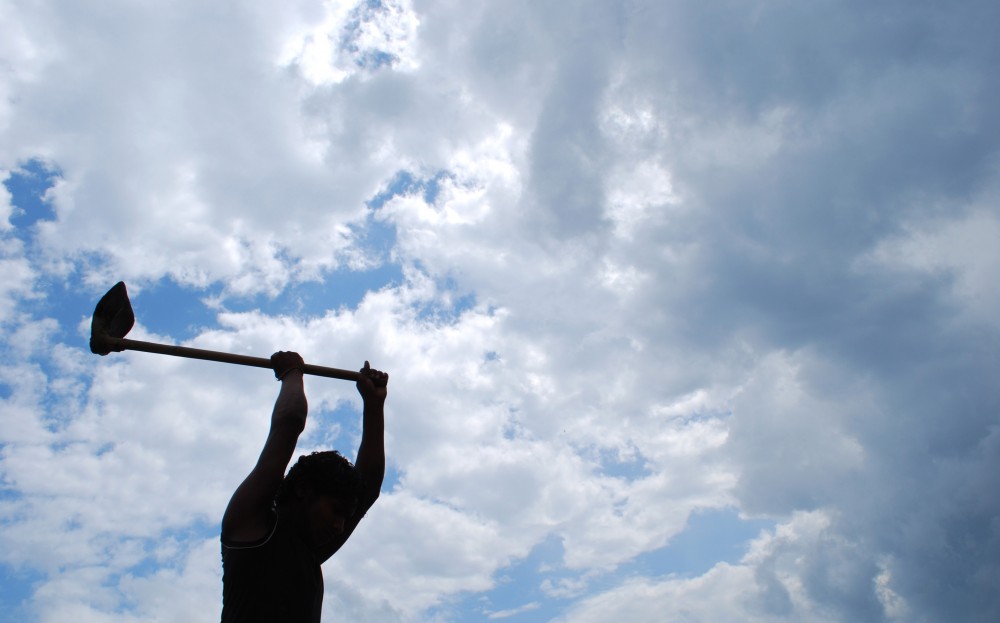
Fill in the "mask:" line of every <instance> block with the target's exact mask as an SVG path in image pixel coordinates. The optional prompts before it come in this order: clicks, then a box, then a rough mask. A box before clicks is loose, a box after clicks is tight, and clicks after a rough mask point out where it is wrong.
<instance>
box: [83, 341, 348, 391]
mask: <svg viewBox="0 0 1000 623" xmlns="http://www.w3.org/2000/svg"><path fill="white" fill-rule="evenodd" d="M102 341H103V342H104V343H106V344H107V345H108V346H110V347H111V350H114V351H119V350H139V351H142V352H144V353H156V354H158V355H173V356H174V357H187V358H188V359H204V360H205V361H221V362H222V363H235V364H237V365H241V366H252V367H254V368H267V369H269V370H270V369H271V360H270V359H264V358H263V357H250V356H248V355H236V354H234V353H221V352H219V351H215V350H204V349H201V348H188V347H187V346H171V345H167V344H157V343H155V342H143V341H140V340H129V339H126V338H122V337H111V336H105V337H104V338H103V340H102ZM302 371H303V372H304V373H306V374H311V375H313V376H325V377H327V378H331V379H343V380H345V381H357V380H358V379H359V378H361V375H360V374H358V372H357V371H356V370H341V369H340V368H327V367H325V366H314V365H312V364H308V363H307V364H306V365H304V366H303V367H302Z"/></svg>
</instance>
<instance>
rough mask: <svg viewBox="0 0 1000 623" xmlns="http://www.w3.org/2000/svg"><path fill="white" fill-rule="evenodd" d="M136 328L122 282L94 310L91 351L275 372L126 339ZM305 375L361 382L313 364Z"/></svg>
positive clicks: (255, 360)
mask: <svg viewBox="0 0 1000 623" xmlns="http://www.w3.org/2000/svg"><path fill="white" fill-rule="evenodd" d="M134 324H135V313H134V312H133V311H132V303H131V302H129V300H128V292H127V291H126V290H125V283H124V282H122V281H119V282H118V283H116V284H115V285H114V287H113V288H111V289H110V290H108V293H107V294H105V295H104V296H103V297H101V300H100V301H98V302H97V308H96V309H95V310H94V319H93V321H92V322H91V323H90V351H91V352H92V353H94V354H96V355H107V354H108V353H112V352H115V353H120V352H121V351H123V350H141V351H142V352H145V353H157V354H160V355H173V356H174V357H187V358H189V359H204V360H206V361H221V362H222V363H235V364H238V365H241V366H253V367H255V368H267V369H269V370H270V369H271V360H270V359H265V358H263V357H249V356H247V355H236V354H233V353H221V352H218V351H214V350H202V349H200V348H187V347H186V346H171V345H168V344H156V343H154V342H141V341H139V340H129V339H125V336H126V335H127V334H128V332H129V331H131V330H132V325H134ZM302 371H303V372H305V373H306V374H312V375H314V376H325V377H327V378H332V379H344V380H345V381H357V380H358V378H359V375H358V373H357V372H355V371H353V370H341V369H339V368H326V367H324V366H314V365H311V364H306V365H305V366H304V367H303V368H302Z"/></svg>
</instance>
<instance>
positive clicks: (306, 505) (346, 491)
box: [274, 450, 361, 545]
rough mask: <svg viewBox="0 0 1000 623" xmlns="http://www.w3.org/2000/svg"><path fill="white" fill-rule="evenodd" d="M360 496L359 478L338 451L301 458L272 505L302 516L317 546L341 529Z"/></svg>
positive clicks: (289, 472) (351, 513)
mask: <svg viewBox="0 0 1000 623" xmlns="http://www.w3.org/2000/svg"><path fill="white" fill-rule="evenodd" d="M360 495H361V477H360V476H359V475H358V472H357V470H355V469H354V465H352V464H351V462H350V461H348V460H347V459H346V458H344V457H343V456H342V455H341V454H340V453H339V452H336V451H333V450H330V451H327V452H314V453H312V454H308V455H302V456H300V457H299V460H298V461H297V462H296V463H295V465H293V466H292V468H291V469H290V470H288V474H287V475H286V476H285V479H284V480H283V481H282V483H281V487H280V488H279V489H278V494H277V495H276V496H275V498H274V503H275V506H276V507H278V508H285V509H289V510H292V512H297V513H302V515H303V516H302V520H303V521H304V523H305V524H306V525H304V526H303V527H304V528H305V529H306V530H307V531H308V532H309V537H310V539H311V540H313V541H314V542H316V544H317V545H319V544H321V543H320V542H321V541H324V540H326V539H327V538H328V537H330V536H331V533H339V532H340V531H343V529H344V522H345V521H346V520H347V519H349V518H350V517H351V516H352V515H353V514H354V512H355V509H356V508H357V505H358V499H359V497H360Z"/></svg>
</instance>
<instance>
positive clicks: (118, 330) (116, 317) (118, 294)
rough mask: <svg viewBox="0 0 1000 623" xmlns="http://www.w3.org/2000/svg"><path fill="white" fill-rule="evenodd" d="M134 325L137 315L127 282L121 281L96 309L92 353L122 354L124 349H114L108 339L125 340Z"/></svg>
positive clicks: (91, 328) (109, 291)
mask: <svg viewBox="0 0 1000 623" xmlns="http://www.w3.org/2000/svg"><path fill="white" fill-rule="evenodd" d="M134 324H135V313H134V312H133V311H132V303H131V302H129V300H128V291H126V290H125V282H124V281H119V282H118V283H116V284H115V285H114V287H112V288H111V289H110V290H108V293H107V294H105V295H104V296H103V297H101V300H100V301H98V302H97V308H96V309H94V319H93V320H92V321H91V323H90V352H92V353H94V354H97V355H107V354H108V353H110V352H112V351H116V352H120V351H121V350H122V349H121V348H115V347H113V346H112V345H111V344H109V343H108V340H107V339H106V338H109V337H115V338H123V337H125V336H126V335H127V334H128V332H129V331H131V330H132V325H134Z"/></svg>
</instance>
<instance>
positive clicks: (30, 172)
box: [3, 159, 62, 229]
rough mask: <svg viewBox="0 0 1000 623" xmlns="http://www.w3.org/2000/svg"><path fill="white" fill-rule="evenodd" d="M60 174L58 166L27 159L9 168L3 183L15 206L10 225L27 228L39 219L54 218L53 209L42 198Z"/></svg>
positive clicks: (47, 219)
mask: <svg viewBox="0 0 1000 623" xmlns="http://www.w3.org/2000/svg"><path fill="white" fill-rule="evenodd" d="M61 176H62V173H61V172H60V171H59V169H58V168H55V167H50V166H49V165H47V164H46V163H45V162H43V161H41V160H38V159H32V160H28V161H27V162H25V163H24V164H22V165H21V166H20V167H19V168H18V169H16V170H14V171H12V172H11V173H10V176H9V177H8V178H7V179H6V180H5V181H4V183H3V184H4V186H6V187H7V192H9V193H10V195H11V204H13V205H14V208H15V209H14V212H13V214H11V217H10V222H11V225H13V226H14V227H16V228H18V229H27V228H30V227H31V226H32V225H34V224H35V223H38V222H39V221H52V220H55V218H56V213H55V210H54V209H53V208H52V204H51V202H49V201H47V200H46V199H45V193H46V191H48V189H49V188H51V187H52V186H53V185H54V184H55V183H56V180H57V179H59V178H60V177H61Z"/></svg>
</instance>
